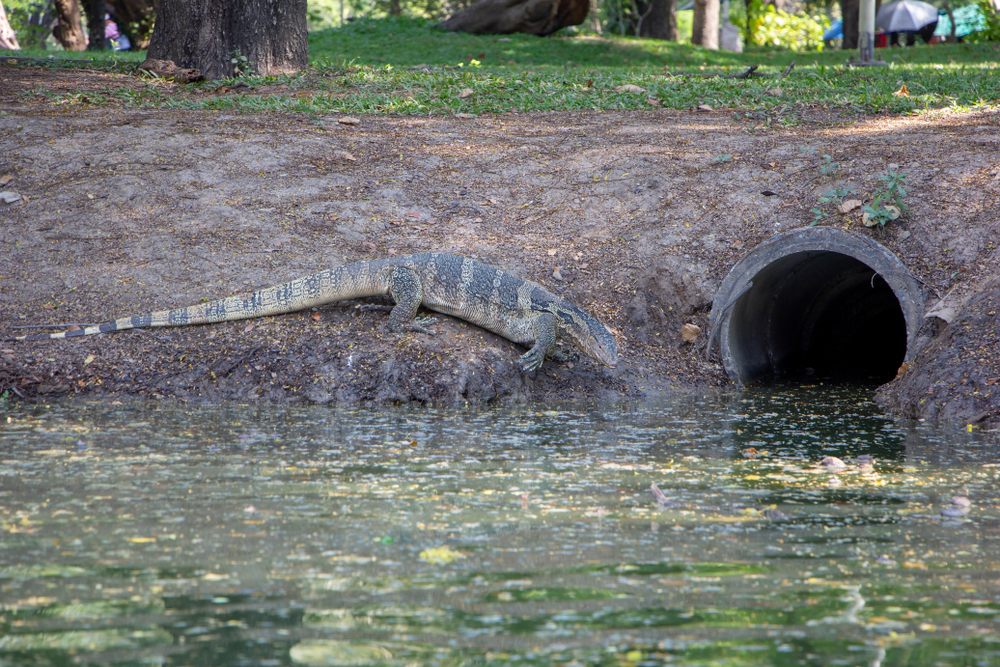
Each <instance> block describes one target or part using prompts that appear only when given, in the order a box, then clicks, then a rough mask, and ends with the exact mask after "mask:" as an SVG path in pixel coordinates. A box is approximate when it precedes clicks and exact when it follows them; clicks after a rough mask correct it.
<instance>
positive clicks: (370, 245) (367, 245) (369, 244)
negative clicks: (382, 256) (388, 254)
mask: <svg viewBox="0 0 1000 667" xmlns="http://www.w3.org/2000/svg"><path fill="white" fill-rule="evenodd" d="M364 246H365V248H367V249H368V250H369V251H371V252H375V251H376V250H378V248H377V247H376V246H375V244H374V243H372V242H371V241H365V242H364Z"/></svg>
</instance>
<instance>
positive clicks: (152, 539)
mask: <svg viewBox="0 0 1000 667" xmlns="http://www.w3.org/2000/svg"><path fill="white" fill-rule="evenodd" d="M128 541H129V542H134V543H135V544H145V543H146V542H155V541H156V538H155V537H130V538H128Z"/></svg>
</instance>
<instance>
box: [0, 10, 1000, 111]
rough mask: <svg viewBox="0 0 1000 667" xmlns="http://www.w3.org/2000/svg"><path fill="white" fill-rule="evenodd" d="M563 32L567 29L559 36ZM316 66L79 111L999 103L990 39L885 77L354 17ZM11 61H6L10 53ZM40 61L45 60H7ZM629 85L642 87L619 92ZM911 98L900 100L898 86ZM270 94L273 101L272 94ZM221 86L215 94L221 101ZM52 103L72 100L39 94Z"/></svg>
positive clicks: (124, 66) (903, 61)
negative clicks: (746, 73) (748, 71)
mask: <svg viewBox="0 0 1000 667" xmlns="http://www.w3.org/2000/svg"><path fill="white" fill-rule="evenodd" d="M565 32H566V31H564V33H565ZM309 51H310V60H311V63H312V65H313V68H312V69H311V70H309V71H306V72H302V73H299V74H296V75H291V76H282V77H257V76H247V77H244V78H242V79H241V80H240V81H241V82H242V83H243V84H246V85H247V86H248V87H243V88H239V89H238V90H237V91H236V92H234V91H233V90H229V91H226V90H223V89H222V88H220V86H223V85H226V84H228V85H229V86H230V87H231V86H232V85H233V84H235V83H237V81H235V80H226V81H222V82H205V83H201V84H194V85H191V86H185V87H184V89H185V90H189V91H200V93H206V92H208V93H211V94H180V95H178V94H177V93H176V91H175V89H172V88H168V87H164V86H160V85H156V84H155V82H150V83H149V84H147V85H146V86H142V87H138V88H133V89H129V90H119V91H112V90H110V89H109V91H108V92H107V93H106V94H93V93H92V92H88V94H87V95H86V103H91V104H95V103H96V104H100V103H108V104H116V105H122V104H123V105H125V106H161V107H183V108H203V109H241V110H246V111H272V112H299V113H305V114H310V115H313V116H315V117H317V118H318V117H319V116H320V115H326V114H330V113H391V114H429V113H466V114H480V113H502V112H508V111H511V110H512V109H516V110H518V111H556V110H573V109H588V110H622V109H651V108H692V107H696V106H699V105H709V106H712V107H715V108H718V107H724V108H728V109H732V110H735V111H736V112H737V113H742V114H745V115H746V116H748V117H749V118H751V119H752V118H759V119H760V121H761V124H763V125H768V126H770V125H773V124H778V125H789V124H795V123H797V122H798V113H797V110H798V109H801V108H802V107H804V106H809V107H812V108H816V107H817V106H818V107H826V108H829V109H833V110H839V111H842V112H847V113H851V114H856V113H896V114H898V113H912V112H920V111H924V110H933V109H942V108H969V107H977V106H985V105H990V106H992V105H996V104H1000V76H997V70H998V61H1000V44H995V43H986V44H957V45H938V46H933V47H928V46H922V47H913V48H907V49H885V50H880V53H881V54H882V55H883V57H884V58H885V59H886V60H887V62H888V63H889V66H888V67H884V68H863V69H861V68H846V67H844V63H845V62H846V60H847V59H848V57H849V56H851V55H854V54H853V53H848V52H845V51H825V52H815V53H793V52H788V51H780V50H773V49H760V48H752V49H749V50H748V51H746V52H744V53H742V54H734V53H728V52H723V51H707V50H705V49H702V48H700V47H694V46H691V45H688V44H679V43H673V42H665V41H660V40H647V39H635V38H628V37H624V38H623V37H596V36H593V35H574V34H558V35H555V36H552V37H549V38H544V39H542V38H537V37H533V36H529V35H509V36H497V35H490V36H475V35H468V34H458V33H448V32H443V31H440V30H436V29H434V28H433V27H432V25H431V24H429V23H426V22H424V21H420V20H414V19H386V20H378V21H376V20H358V21H354V22H352V23H350V24H348V25H347V26H345V27H344V28H343V29H339V30H334V29H327V30H322V31H317V32H313V33H311V34H310V36H309ZM7 54H8V55H14V54H13V53H11V52H7ZM17 55H34V56H36V57H45V56H50V55H53V54H51V53H45V52H39V53H30V52H29V53H23V52H22V53H17ZM72 55H73V57H75V58H76V60H71V61H70V60H68V56H69V54H65V53H59V54H57V57H56V58H52V59H51V60H52V66H76V67H79V66H85V67H88V68H94V69H101V70H105V71H109V72H131V71H134V68H135V64H136V62H138V61H141V60H142V57H143V54H141V53H130V54H115V55H111V54H99V55H97V56H91V55H89V54H87V55H82V54H72ZM793 60H794V61H795V68H794V70H793V71H792V73H791V74H790V75H789V76H787V77H785V78H783V79H780V80H779V79H776V78H760V79H747V80H736V79H724V78H703V77H700V76H682V75H681V74H683V73H686V74H705V73H732V72H740V71H742V70H743V69H745V68H746V67H748V66H750V65H760V69H759V70H758V72H761V73H764V74H770V75H776V74H778V73H780V72H781V71H782V70H783V69H784V68H785V67H786V66H787V65H788V64H789V63H791V62H792V61H793ZM626 84H631V85H632V86H638V87H639V88H641V89H642V90H641V91H638V90H635V89H633V90H631V91H630V90H617V88H619V87H621V86H625V85H626ZM904 86H905V91H906V93H907V94H903V87H904ZM276 87H280V92H275V88H276ZM220 91H221V93H220ZM31 94H37V95H45V96H47V97H50V98H52V99H53V101H55V102H60V103H63V104H66V103H73V102H74V100H73V99H72V98H71V96H66V95H65V94H63V95H62V96H60V95H56V94H52V93H47V92H46V91H43V90H37V91H31Z"/></svg>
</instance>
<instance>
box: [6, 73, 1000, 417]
mask: <svg viewBox="0 0 1000 667" xmlns="http://www.w3.org/2000/svg"><path fill="white" fill-rule="evenodd" d="M140 85H148V84H146V83H144V82H140V81H139V80H137V79H133V78H131V77H128V76H122V75H108V74H100V73H93V72H81V71H64V70H63V71H60V70H55V71H50V70H45V69H40V68H35V67H29V66H24V65H17V66H9V65H3V64H0V176H5V175H10V176H11V177H12V178H11V179H10V181H9V182H8V183H7V184H6V185H4V186H2V187H0V190H4V191H8V192H16V193H18V194H20V195H21V196H22V199H21V200H20V201H17V202H14V203H10V204H5V203H0V334H3V335H10V334H15V333H18V332H17V331H16V330H14V329H13V328H12V327H14V326H17V325H27V324H36V323H46V322H53V321H55V322H66V323H89V322H96V321H102V320H105V319H109V318H111V317H115V316H122V315H132V314H139V313H142V312H145V311H149V310H154V309H164V308H169V307H177V306H183V305H188V304H191V303H197V302H198V301H199V300H202V299H205V298H208V297H211V298H215V297H221V296H227V295H230V294H234V293H240V292H245V291H249V290H252V289H255V288H258V287H262V286H266V285H270V284H276V283H279V282H283V281H285V280H288V279H291V278H294V277H298V276H301V275H305V274H308V273H311V272H314V271H317V270H321V269H324V268H327V267H331V266H335V265H339V264H343V263H347V262H352V261H357V260H364V259H369V258H374V257H379V256H387V255H403V254H410V253H419V252H428V251H446V252H453V253H457V254H463V255H469V256H473V257H476V258H479V259H480V260H482V261H485V262H487V263H489V264H493V265H496V266H501V267H504V268H506V269H507V270H509V271H511V272H513V273H515V274H517V275H519V276H521V277H524V278H529V279H532V280H535V281H537V282H539V283H542V284H543V285H545V286H547V287H548V288H550V289H551V290H552V291H554V292H556V293H557V294H560V295H562V296H564V297H566V298H568V299H570V300H571V301H574V302H576V303H577V304H579V305H580V306H582V307H584V308H586V309H589V310H590V311H591V312H592V313H593V314H594V315H596V316H597V317H598V318H599V319H601V320H602V321H603V322H605V323H606V324H607V325H609V326H610V327H611V328H612V329H613V330H614V331H615V332H616V334H617V335H618V337H619V341H620V347H621V350H622V360H621V363H620V364H619V366H618V368H617V369H614V370H612V369H607V368H602V367H599V366H597V365H595V364H594V363H593V362H591V361H589V360H584V361H580V362H579V363H577V364H573V365H562V364H557V363H554V362H551V361H550V362H547V363H546V364H545V366H543V367H542V369H541V370H540V371H538V372H536V373H533V374H524V373H522V372H521V371H520V370H519V369H518V367H517V366H516V365H514V364H513V362H514V360H516V358H517V357H518V356H519V355H520V354H521V353H522V352H523V350H522V349H519V348H518V347H517V346H516V345H514V344H512V343H509V342H507V341H505V340H503V339H501V338H498V337H496V336H493V335H492V334H489V333H487V332H484V331H482V330H479V329H477V328H475V327H473V326H471V325H466V324H464V323H462V322H460V321H458V320H449V319H448V318H445V320H447V321H446V322H444V323H443V324H439V325H437V328H438V331H439V334H438V335H437V336H434V337H430V336H426V335H422V334H414V335H408V336H404V337H402V338H397V337H396V336H394V335H392V334H389V333H388V331H387V329H386V318H385V314H384V313H381V312H360V311H358V310H357V309H356V306H357V305H358V304H357V303H355V302H348V303H342V304H336V305H331V306H327V307H323V308H321V309H319V310H318V311H316V312H303V313H298V314H292V315H286V316H281V317H275V318H268V319H263V320H252V321H245V322H238V323H229V324H221V325H214V326H205V327H186V328H179V329H159V330H151V331H143V332H129V333H122V334H117V335H105V336H94V337H89V338H86V339H77V340H72V341H47V342H31V343H16V342H7V343H3V344H2V345H0V391H7V392H9V395H10V396H11V397H13V396H22V397H32V396H39V395H46V396H51V395H81V396H90V397H115V398H120V399H126V398H139V399H145V398H159V397H170V398H175V399H181V400H207V401H226V400H232V401H261V402H272V403H280V402H296V401H309V402H321V403H325V402H338V403H358V402H361V403H365V402H372V403H386V402H409V401H418V402H443V403H460V402H464V401H470V402H484V401H513V400H525V399H533V400H561V399H581V398H588V399H589V398H594V399H641V398H644V397H649V396H653V395H657V394H662V393H667V392H671V391H684V390H692V389H694V390H704V389H707V388H712V387H722V386H725V385H726V383H727V380H726V378H725V374H724V372H723V371H722V368H721V366H720V365H719V364H718V363H717V362H716V361H714V360H713V361H711V362H706V361H704V360H703V353H704V345H705V341H704V338H705V336H704V335H702V336H700V337H699V339H698V340H697V341H696V342H695V343H693V344H682V342H681V339H680V327H681V325H682V324H684V323H685V322H692V323H695V324H697V325H699V326H701V327H702V328H703V329H704V330H705V331H707V326H706V325H707V317H708V312H709V310H710V306H711V301H712V298H713V295H714V290H715V288H716V286H717V285H718V284H719V282H720V281H721V280H722V278H723V277H724V276H725V274H726V272H727V271H728V270H729V269H730V267H731V266H732V265H733V264H734V263H735V261H736V260H737V259H738V258H739V257H740V256H742V255H743V254H744V253H745V252H746V251H747V250H748V249H750V248H752V247H753V246H754V245H755V244H757V243H759V242H761V241H763V240H764V239H766V238H768V237H769V236H771V235H773V234H775V233H777V232H781V231H787V230H790V229H793V228H797V227H802V226H806V225H808V224H810V223H811V222H813V218H814V216H813V213H811V212H810V209H811V208H813V207H814V206H816V205H817V199H818V197H819V196H820V195H821V194H822V193H824V192H826V191H828V190H830V189H831V188H835V187H853V188H854V189H855V190H856V191H857V192H858V193H859V194H861V195H862V196H866V197H867V196H871V194H872V193H873V192H874V191H875V190H876V187H877V185H878V176H879V175H880V174H882V173H884V172H885V171H886V169H888V168H891V167H893V166H894V167H893V168H895V169H897V170H898V171H901V172H904V173H905V174H906V176H907V182H908V184H909V186H910V188H911V190H910V194H909V196H908V198H907V199H908V201H909V204H910V208H911V213H910V215H909V216H908V217H906V218H904V219H901V220H898V221H894V222H891V223H889V225H887V226H886V228H885V229H874V230H870V229H867V228H865V227H863V226H862V224H861V222H860V219H859V213H858V212H857V211H855V212H852V213H850V214H847V215H839V214H837V213H834V214H833V215H832V216H831V217H829V218H827V219H825V220H824V221H823V222H822V223H821V224H826V225H835V226H839V227H843V228H846V229H851V230H855V231H858V232H861V233H864V234H870V235H873V236H874V237H875V238H876V239H877V240H878V241H879V242H880V243H882V244H884V245H886V246H888V247H889V248H890V249H891V250H892V251H893V252H895V253H896V254H897V255H898V256H899V257H900V258H901V259H902V260H903V261H904V262H905V263H906V264H907V265H908V266H909V268H910V270H911V271H912V272H913V273H914V274H915V275H916V276H917V278H918V279H919V280H920V281H922V282H923V284H924V285H925V286H926V288H927V290H928V294H929V295H930V296H929V298H930V302H933V301H935V300H936V299H937V298H940V297H945V296H947V297H948V300H949V301H950V302H953V303H954V304H955V305H956V306H957V316H956V318H955V319H954V320H953V321H952V323H951V324H950V325H945V324H944V323H940V325H941V326H939V327H938V329H939V333H938V335H937V337H936V338H935V339H934V340H933V341H932V342H931V343H930V344H929V345H927V346H926V347H925V348H924V349H923V350H922V351H921V352H920V353H919V354H918V355H917V358H916V360H915V363H914V365H913V366H911V367H910V369H909V371H908V372H906V373H905V374H903V375H902V376H901V377H900V378H899V379H897V380H896V381H895V382H893V383H891V384H890V385H888V386H887V387H885V388H883V390H882V392H881V395H882V397H883V399H884V401H885V402H886V404H887V405H888V406H889V407H890V408H891V409H893V410H894V411H896V412H897V413H898V414H901V415H905V416H915V417H927V418H948V419H961V420H974V419H978V420H980V421H997V420H1000V324H998V316H997V313H998V311H1000V280H998V275H1000V268H998V267H1000V251H998V249H997V245H998V244H1000V214H998V206H997V203H996V200H997V195H998V193H1000V122H998V121H1000V113H998V112H997V110H996V109H994V110H987V111H978V112H964V113H954V112H953V113H947V114H944V113H941V114H928V115H924V116H919V117H897V118H864V119H853V120H851V119H844V118H838V117H836V116H832V115H831V114H830V113H829V112H828V111H827V110H824V109H821V108H815V107H811V106H809V105H806V104H796V103H795V102H791V101H790V102H789V105H788V107H787V108H786V110H785V112H786V115H787V112H788V111H794V117H795V118H797V119H798V120H797V121H796V122H797V124H796V125H795V126H793V127H786V128H781V127H780V122H777V121H780V118H776V117H772V118H771V119H770V120H772V121H775V122H770V123H768V122H767V121H768V119H767V118H764V117H763V116H761V117H756V118H754V117H750V118H747V117H745V116H743V115H738V114H735V113H734V112H733V111H732V110H714V111H709V112H705V111H698V110H689V111H685V110H681V111H678V110H653V111H646V112H627V113H607V112H606V113H589V112H588V113H539V114H505V115H496V116H480V117H477V118H469V119H463V118H456V117H385V116H371V117H362V118H360V119H359V120H360V122H359V123H358V124H353V125H351V124H342V123H340V122H338V117H337V116H331V117H327V118H323V119H320V120H321V121H322V123H318V122H316V120H315V119H310V118H307V117H304V116H302V117H297V116H295V115H253V114H236V113H231V112H202V111H181V110H149V109H127V108H116V107H108V106H94V105H91V104H88V103H87V93H88V91H101V92H107V91H110V90H121V89H127V88H129V87H138V86H140ZM42 89H45V90H49V91H52V90H56V91H57V92H60V91H64V92H65V94H61V95H59V96H57V97H56V98H52V97H51V96H49V97H44V96H42V95H38V94H35V92H37V91H40V90H42ZM81 93H82V94H81ZM187 94H188V93H186V92H183V91H182V90H181V89H177V91H176V95H177V96H178V97H183V96H185V95H187ZM218 94H220V95H225V94H232V93H231V92H226V91H220V92H219V93H218ZM253 94H268V93H267V91H255V92H254V93H253ZM777 113H778V114H779V115H780V114H781V113H782V111H781V110H779V111H778V112H777ZM803 149H806V150H805V151H804V150H803ZM824 154H825V155H829V156H831V160H832V161H833V162H835V163H836V164H837V165H838V166H837V169H836V173H835V174H823V173H822V172H821V167H822V165H823V163H824V159H823V158H822V155H824ZM722 156H732V157H731V158H727V159H722ZM763 191H770V192H772V193H776V194H774V195H771V196H766V195H763V194H762V192H763ZM828 210H831V211H832V209H831V208H828ZM963 304H964V305H963ZM872 335H873V336H877V335H879V332H872Z"/></svg>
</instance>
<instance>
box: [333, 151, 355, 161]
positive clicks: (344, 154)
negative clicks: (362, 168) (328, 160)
mask: <svg viewBox="0 0 1000 667" xmlns="http://www.w3.org/2000/svg"><path fill="white" fill-rule="evenodd" d="M334 155H335V156H337V157H339V158H341V159H344V160H350V161H351V162H357V161H358V158H356V157H354V156H353V155H351V154H350V153H348V152H347V151H337V152H336V153H334Z"/></svg>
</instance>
